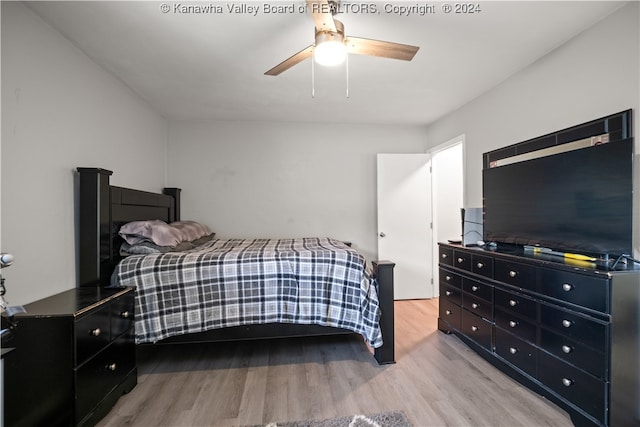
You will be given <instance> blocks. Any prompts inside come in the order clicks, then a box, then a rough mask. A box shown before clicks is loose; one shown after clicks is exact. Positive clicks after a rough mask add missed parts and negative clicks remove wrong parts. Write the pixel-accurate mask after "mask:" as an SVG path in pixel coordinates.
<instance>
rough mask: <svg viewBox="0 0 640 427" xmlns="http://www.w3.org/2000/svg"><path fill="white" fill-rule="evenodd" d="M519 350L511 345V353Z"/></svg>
mask: <svg viewBox="0 0 640 427" xmlns="http://www.w3.org/2000/svg"><path fill="white" fill-rule="evenodd" d="M517 352H518V349H517V348H515V347H509V353H511V354H516V353H517Z"/></svg>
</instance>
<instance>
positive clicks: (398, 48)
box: [345, 37, 420, 61]
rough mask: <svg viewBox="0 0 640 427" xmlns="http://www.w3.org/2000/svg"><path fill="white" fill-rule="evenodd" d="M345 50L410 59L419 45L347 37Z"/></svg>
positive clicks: (383, 56)
mask: <svg viewBox="0 0 640 427" xmlns="http://www.w3.org/2000/svg"><path fill="white" fill-rule="evenodd" d="M345 43H346V45H347V52H349V53H356V54H358V55H369V56H380V57H382V58H391V59H401V60H403V61H411V60H412V59H413V57H414V55H415V54H416V52H418V49H420V47H418V46H411V45H408V44H401V43H393V42H385V41H382V40H371V39H363V38H360V37H348V38H347V40H346V42H345Z"/></svg>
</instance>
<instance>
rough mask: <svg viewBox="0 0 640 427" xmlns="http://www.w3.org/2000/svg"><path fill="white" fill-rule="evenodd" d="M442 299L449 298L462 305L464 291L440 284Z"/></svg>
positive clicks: (452, 301)
mask: <svg viewBox="0 0 640 427" xmlns="http://www.w3.org/2000/svg"><path fill="white" fill-rule="evenodd" d="M440 299H444V300H448V301H450V302H451V303H453V304H456V305H462V291H461V290H460V289H458V288H454V287H452V286H447V285H440Z"/></svg>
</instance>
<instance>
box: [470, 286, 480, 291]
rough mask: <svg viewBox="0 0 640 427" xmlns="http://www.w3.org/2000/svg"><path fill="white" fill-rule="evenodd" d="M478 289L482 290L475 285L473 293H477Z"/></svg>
mask: <svg viewBox="0 0 640 427" xmlns="http://www.w3.org/2000/svg"><path fill="white" fill-rule="evenodd" d="M478 289H480V288H479V287H477V286H476V285H473V286H472V287H471V290H472V291H473V292H477V291H478Z"/></svg>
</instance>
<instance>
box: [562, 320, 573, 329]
mask: <svg viewBox="0 0 640 427" xmlns="http://www.w3.org/2000/svg"><path fill="white" fill-rule="evenodd" d="M571 325H573V322H572V321H571V320H567V319H564V320H563V321H562V326H564V327H565V328H570V327H571Z"/></svg>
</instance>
